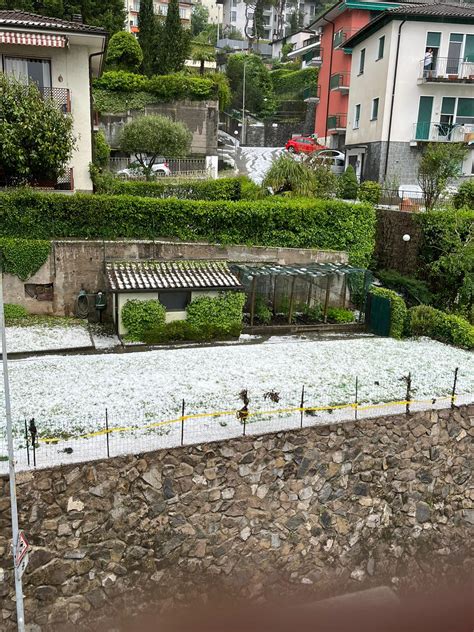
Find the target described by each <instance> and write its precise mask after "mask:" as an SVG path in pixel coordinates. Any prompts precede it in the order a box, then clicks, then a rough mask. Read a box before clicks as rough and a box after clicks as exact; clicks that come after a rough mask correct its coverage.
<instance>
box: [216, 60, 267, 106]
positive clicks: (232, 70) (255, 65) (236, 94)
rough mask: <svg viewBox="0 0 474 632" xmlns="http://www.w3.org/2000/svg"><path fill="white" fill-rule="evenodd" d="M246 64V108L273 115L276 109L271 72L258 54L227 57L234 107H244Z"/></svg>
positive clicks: (227, 69)
mask: <svg viewBox="0 0 474 632" xmlns="http://www.w3.org/2000/svg"><path fill="white" fill-rule="evenodd" d="M244 64H245V109H246V110H249V111H250V112H252V113H254V114H256V115H257V116H261V117H267V116H271V115H272V114H273V112H274V111H275V109H276V101H275V93H274V91H273V84H272V81H271V78H270V73H269V71H268V69H267V67H266V66H265V64H264V63H263V61H262V58H261V57H259V56H258V55H253V54H245V53H234V54H233V55H229V57H228V59H227V68H226V73H227V77H228V79H229V83H230V88H231V91H232V94H233V98H232V107H233V108H234V109H236V110H241V109H242V100H243V85H244Z"/></svg>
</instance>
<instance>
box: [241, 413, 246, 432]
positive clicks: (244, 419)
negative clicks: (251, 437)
mask: <svg viewBox="0 0 474 632" xmlns="http://www.w3.org/2000/svg"><path fill="white" fill-rule="evenodd" d="M242 432H243V436H244V437H245V435H246V433H247V413H244V416H243V431H242Z"/></svg>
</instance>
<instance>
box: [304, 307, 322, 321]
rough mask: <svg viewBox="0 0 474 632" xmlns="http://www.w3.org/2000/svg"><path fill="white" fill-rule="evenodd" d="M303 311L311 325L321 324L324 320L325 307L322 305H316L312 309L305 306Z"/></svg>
mask: <svg viewBox="0 0 474 632" xmlns="http://www.w3.org/2000/svg"><path fill="white" fill-rule="evenodd" d="M302 311H303V315H304V316H306V318H307V319H308V320H309V322H311V323H320V322H322V320H323V307H322V305H321V304H320V303H315V304H314V305H311V307H309V306H308V305H305V306H304V307H303V310H302Z"/></svg>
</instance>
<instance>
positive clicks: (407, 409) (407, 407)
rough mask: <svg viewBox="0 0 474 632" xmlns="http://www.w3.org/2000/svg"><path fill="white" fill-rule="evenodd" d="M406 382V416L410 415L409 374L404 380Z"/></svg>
mask: <svg viewBox="0 0 474 632" xmlns="http://www.w3.org/2000/svg"><path fill="white" fill-rule="evenodd" d="M405 379H406V382H407V394H406V410H405V413H406V414H407V415H409V414H410V401H411V373H409V374H408V376H407V377H406V378H405Z"/></svg>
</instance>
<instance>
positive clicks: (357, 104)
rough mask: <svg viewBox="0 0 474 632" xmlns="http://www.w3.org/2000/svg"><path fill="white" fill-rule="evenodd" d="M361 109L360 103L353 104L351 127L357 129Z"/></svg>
mask: <svg viewBox="0 0 474 632" xmlns="http://www.w3.org/2000/svg"><path fill="white" fill-rule="evenodd" d="M361 111H362V107H361V104H360V103H356V105H355V106H354V122H353V123H352V129H359V127H360V113H361ZM357 115H358V116H357Z"/></svg>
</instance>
